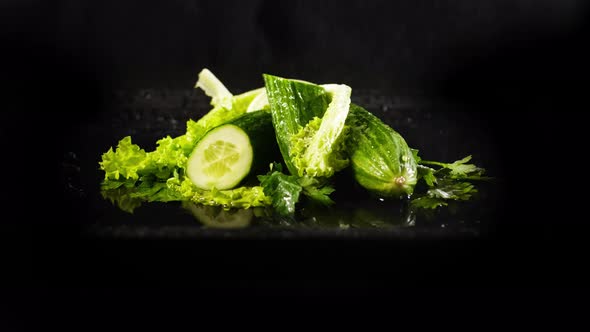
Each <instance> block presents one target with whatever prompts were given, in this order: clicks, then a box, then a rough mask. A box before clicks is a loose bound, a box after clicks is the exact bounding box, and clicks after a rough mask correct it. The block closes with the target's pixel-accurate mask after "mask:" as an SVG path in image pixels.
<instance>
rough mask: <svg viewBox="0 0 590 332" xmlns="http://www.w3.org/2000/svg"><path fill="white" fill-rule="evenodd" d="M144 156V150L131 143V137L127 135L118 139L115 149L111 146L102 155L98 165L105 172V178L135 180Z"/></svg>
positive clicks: (142, 166) (137, 177)
mask: <svg viewBox="0 0 590 332" xmlns="http://www.w3.org/2000/svg"><path fill="white" fill-rule="evenodd" d="M146 156H147V154H146V152H145V150H143V149H142V148H140V147H139V146H138V145H137V144H133V142H132V141H131V137H130V136H127V137H124V138H123V139H121V140H120V141H119V143H118V144H117V148H116V149H115V150H113V148H112V147H111V148H109V150H108V151H107V152H105V153H104V154H103V155H102V161H101V162H99V165H100V169H102V170H103V171H104V173H105V175H104V178H105V180H119V179H130V180H137V179H139V172H140V171H141V170H142V169H143V168H144V165H145V160H146Z"/></svg>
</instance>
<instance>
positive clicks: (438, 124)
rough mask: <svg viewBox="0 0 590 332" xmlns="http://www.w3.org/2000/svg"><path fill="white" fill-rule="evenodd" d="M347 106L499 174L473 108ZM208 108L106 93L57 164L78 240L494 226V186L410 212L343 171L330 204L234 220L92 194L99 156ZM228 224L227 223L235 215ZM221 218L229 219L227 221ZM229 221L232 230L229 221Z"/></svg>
mask: <svg viewBox="0 0 590 332" xmlns="http://www.w3.org/2000/svg"><path fill="white" fill-rule="evenodd" d="M352 101H353V102H354V103H357V104H359V105H361V106H363V107H365V108H366V109H368V110H369V111H371V112H373V113H374V114H376V115H377V116H379V117H380V118H381V119H382V120H383V121H384V122H386V123H388V124H389V125H391V126H392V127H393V128H394V129H396V130H397V131H398V132H400V133H401V134H402V135H403V136H404V137H405V139H406V141H407V142H408V143H409V145H410V146H411V147H413V148H417V149H419V150H420V153H421V155H422V156H424V157H425V158H428V159H431V160H442V161H449V162H450V161H453V160H456V159H459V158H462V157H464V156H465V155H468V154H472V155H473V162H474V163H476V164H478V165H480V166H482V167H485V168H487V169H488V174H490V175H492V176H496V175H498V174H499V171H500V166H501V165H500V163H499V161H498V155H497V152H496V151H495V147H494V142H493V137H492V136H491V134H490V133H488V132H487V131H486V127H485V124H484V123H482V122H481V121H480V120H479V119H478V118H477V117H476V116H473V114H474V113H473V112H471V110H466V109H464V108H461V107H460V106H459V105H449V104H445V103H442V102H437V101H433V100H425V99H424V98H418V97H401V96H386V95H384V94H383V93H381V92H379V91H376V90H354V91H353V96H352ZM209 109H210V105H209V103H208V98H207V97H206V96H205V95H204V94H202V93H201V91H199V90H192V89H191V90H151V89H143V90H128V91H118V92H114V93H112V94H111V95H110V98H109V99H108V101H107V102H105V103H104V111H103V112H101V113H100V115H98V116H97V117H96V118H95V119H93V121H89V122H88V123H86V124H85V125H84V126H82V127H79V128H78V131H77V133H76V134H75V135H74V136H77V137H75V139H74V140H72V145H71V146H70V147H67V152H66V153H65V155H64V158H63V162H62V165H61V166H62V179H63V186H64V189H65V191H66V192H67V195H68V196H69V197H70V198H71V200H72V201H73V202H75V204H76V205H78V206H79V207H80V206H81V207H85V209H80V210H81V211H82V212H81V213H82V214H83V215H80V218H79V219H80V220H81V221H82V222H81V230H82V233H83V234H84V236H89V237H100V238H105V237H106V238H110V237H112V238H118V237H121V238H193V237H194V238H208V237H211V238H304V239H305V238H318V237H319V238H325V237H328V238H330V237H332V238H365V239H371V238H415V237H424V238H429V237H433V238H445V237H448V238H454V237H461V238H463V237H468V238H469V237H479V236H481V235H482V234H484V235H485V234H487V233H488V232H489V231H490V230H492V229H493V226H494V225H493V222H494V218H495V217H497V212H498V209H497V205H498V201H497V198H498V197H497V194H498V192H499V191H498V188H499V184H497V183H492V184H490V183H481V184H480V185H479V186H478V188H479V189H480V192H479V194H478V196H479V197H478V198H477V199H475V200H474V201H473V202H467V203H461V204H457V205H456V206H450V207H443V208H440V209H439V210H438V211H436V212H427V213H423V212H420V211H418V212H416V211H410V209H409V208H408V206H407V203H405V202H401V201H399V200H383V199H379V198H377V197H373V196H371V195H369V194H368V193H366V192H364V191H363V190H362V188H359V187H358V186H356V185H355V183H354V181H351V180H350V179H349V178H347V176H348V177H349V175H350V174H346V172H343V173H342V174H341V175H340V178H341V179H337V180H336V192H335V193H334V194H333V198H334V200H335V201H336V204H335V206H333V207H330V208H325V207H318V206H313V205H310V204H300V205H298V212H297V213H296V215H295V216H294V217H291V218H282V217H278V216H275V215H273V213H272V211H268V209H267V210H265V209H257V210H252V211H247V212H245V213H242V215H241V219H242V221H241V222H240V221H235V220H233V219H235V218H233V217H235V216H238V215H240V212H239V211H238V213H235V211H234V212H225V211H223V210H221V209H216V210H215V209H214V208H209V207H202V206H196V205H195V206H187V204H181V203H179V202H171V203H144V204H143V205H142V206H141V207H139V208H137V209H136V210H135V211H134V213H133V214H131V213H127V212H124V211H122V210H120V209H118V208H117V207H116V206H115V205H112V204H111V203H110V202H109V201H106V200H104V199H103V198H102V197H101V195H100V191H99V183H100V181H101V179H102V176H103V174H102V172H101V171H100V170H99V169H98V161H99V160H100V158H101V154H102V153H104V152H106V151H107V150H108V148H109V147H111V146H114V145H116V144H117V142H118V140H119V139H121V138H122V137H124V136H127V135H131V136H132V139H133V141H134V143H136V144H139V145H140V146H141V147H142V148H144V149H146V150H148V151H149V150H151V149H153V148H154V147H155V142H156V141H157V140H158V139H159V138H162V137H164V136H166V135H170V136H172V137H174V136H177V135H182V134H183V133H184V130H185V123H186V121H187V120H188V119H189V118H192V119H198V118H199V117H200V116H202V115H203V114H205V113H206V112H207V111H208V110H209ZM232 218H233V219H232ZM227 220H230V221H229V222H228V221H227ZM232 223H233V224H232Z"/></svg>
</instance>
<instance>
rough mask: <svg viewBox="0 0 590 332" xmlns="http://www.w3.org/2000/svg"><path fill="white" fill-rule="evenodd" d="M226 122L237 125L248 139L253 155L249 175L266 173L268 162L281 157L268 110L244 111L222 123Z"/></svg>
mask: <svg viewBox="0 0 590 332" xmlns="http://www.w3.org/2000/svg"><path fill="white" fill-rule="evenodd" d="M227 124H232V125H234V126H236V127H239V128H240V129H242V130H243V131H244V132H245V133H246V135H248V138H249V139H250V145H251V146H252V152H253V157H252V166H251V167H250V172H249V175H251V174H255V175H259V174H266V173H267V172H268V170H269V165H270V163H272V162H274V161H279V160H281V159H282V157H281V153H280V151H279V147H278V145H277V141H276V136H275V131H274V127H273V124H272V115H271V114H270V112H268V111H256V112H251V113H245V114H244V115H242V116H240V117H239V118H237V119H235V120H232V121H230V122H228V123H225V124H223V125H227ZM246 177H248V176H246Z"/></svg>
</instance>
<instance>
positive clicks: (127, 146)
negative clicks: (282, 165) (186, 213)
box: [99, 69, 270, 211]
mask: <svg viewBox="0 0 590 332" xmlns="http://www.w3.org/2000/svg"><path fill="white" fill-rule="evenodd" d="M196 87H198V88H201V89H203V91H204V92H205V93H206V94H207V95H208V96H210V97H211V105H213V108H212V109H211V110H210V111H209V112H208V113H207V114H206V115H205V116H203V117H201V118H200V119H199V120H198V121H194V120H192V119H189V120H188V121H187V126H186V133H185V134H184V135H181V136H178V137H174V138H172V137H170V136H166V137H164V138H162V139H160V140H158V141H157V147H156V149H155V150H154V151H150V152H146V151H145V150H144V149H142V148H140V147H139V146H138V145H136V144H133V143H132V141H131V137H125V138H123V139H121V140H120V141H119V143H118V144H117V147H116V149H113V148H112V147H111V148H110V149H109V150H108V151H107V152H106V153H104V154H103V155H102V160H101V161H100V162H99V166H100V169H101V170H103V171H104V172H105V177H104V181H103V183H102V184H101V190H102V191H103V196H104V197H105V198H108V199H109V200H111V201H112V202H113V203H117V204H118V205H119V206H120V207H121V208H122V209H124V210H126V211H132V210H133V209H134V208H135V207H137V204H138V203H140V202H142V201H163V202H165V201H177V200H188V201H193V202H197V203H202V204H206V205H219V206H230V207H231V206H233V207H245V208H247V207H250V206H264V205H269V204H270V199H268V198H267V197H266V196H264V193H263V190H262V187H242V188H235V189H232V190H222V191H205V190H199V189H197V188H196V187H195V186H194V185H193V184H192V182H190V180H189V179H188V178H186V177H185V176H184V170H185V168H186V163H187V160H188V157H189V155H190V153H191V152H192V150H193V149H194V146H195V145H196V143H197V142H198V141H199V140H200V139H201V138H202V137H203V136H204V135H205V134H206V133H207V132H208V131H209V130H210V129H212V128H215V127H217V126H219V125H221V124H224V123H226V122H229V121H232V120H235V119H236V118H238V117H240V116H242V115H243V114H245V113H246V112H247V111H259V110H262V109H265V108H268V102H267V100H266V99H265V98H266V94H265V89H264V88H259V89H255V90H251V91H247V92H245V93H242V94H239V95H236V96H234V95H232V94H231V93H230V92H229V91H228V90H227V88H225V86H224V85H223V84H222V83H221V82H220V81H219V80H218V79H217V77H215V75H213V73H211V72H210V71H209V70H207V69H204V70H203V71H201V73H200V74H199V80H198V82H197V84H196ZM257 98H258V99H257ZM254 100H257V105H252V102H253V101H254ZM130 202H131V203H132V204H131V203H130Z"/></svg>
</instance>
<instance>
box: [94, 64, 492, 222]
mask: <svg viewBox="0 0 590 332" xmlns="http://www.w3.org/2000/svg"><path fill="white" fill-rule="evenodd" d="M261 78H262V80H261V82H262V83H263V84H264V85H263V86H260V87H256V88H255V89H253V90H250V91H247V92H245V93H242V94H238V95H234V94H232V93H231V92H230V91H229V90H228V89H227V88H226V87H225V85H224V84H223V83H222V82H221V81H220V80H219V79H218V78H217V77H216V76H215V75H214V74H213V73H212V72H211V71H209V70H208V69H206V68H205V69H203V70H202V71H201V72H200V73H199V75H198V80H197V83H196V84H195V88H198V89H201V90H202V91H203V92H204V93H205V94H206V95H207V96H209V97H210V98H211V109H210V110H209V112H207V113H206V114H205V115H204V116H202V117H200V118H198V119H197V118H191V119H187V123H186V132H185V134H184V135H181V136H177V137H171V136H166V137H163V138H161V139H159V140H158V141H157V146H156V148H155V149H154V150H153V151H145V150H144V149H142V148H141V147H140V146H138V145H137V144H134V143H133V142H132V138H131V137H129V136H127V137H124V138H122V139H121V140H120V141H119V142H118V144H117V145H116V147H115V148H112V147H111V148H109V149H108V151H107V152H105V153H104V154H103V155H102V160H101V161H100V162H99V167H100V169H101V170H102V171H103V172H104V180H103V181H102V183H101V192H102V195H103V197H104V198H105V199H108V200H110V201H111V202H113V203H114V204H117V205H118V206H119V207H120V208H121V209H123V210H125V211H128V212H133V210H134V209H135V208H137V207H138V206H140V205H141V203H143V202H154V201H158V202H170V201H181V202H184V203H185V204H188V203H191V204H197V205H199V206H213V207H220V208H222V209H225V210H229V209H236V208H238V209H248V208H255V207H267V208H270V209H272V210H273V211H274V212H275V213H277V214H279V215H283V216H284V215H292V214H294V213H295V212H296V207H297V203H299V202H300V201H302V200H309V201H312V202H314V203H317V204H319V205H331V204H334V203H335V202H334V201H333V200H332V198H331V197H330V194H332V192H334V190H335V188H336V187H337V185H338V184H337V183H336V178H341V177H335V176H334V175H335V174H337V173H339V172H342V171H344V170H347V171H346V172H344V173H342V174H350V176H351V178H353V179H354V181H355V183H356V184H357V185H358V186H359V187H360V188H363V190H364V191H365V192H366V195H367V196H369V195H371V196H377V197H388V198H393V199H400V200H408V202H409V203H410V205H411V207H413V208H417V209H436V208H438V207H441V206H445V205H448V204H449V202H453V201H466V200H469V199H471V198H472V197H473V196H474V194H476V193H477V188H476V187H475V183H476V182H477V181H481V180H488V179H490V178H489V177H486V176H484V173H485V169H483V168H481V167H478V166H476V165H474V164H471V163H469V162H470V160H471V156H467V157H465V158H462V159H459V160H457V161H455V162H451V163H446V162H439V161H429V160H425V159H423V158H422V157H421V156H419V154H418V150H415V149H412V148H411V147H410V146H411V142H409V143H410V145H408V142H406V140H405V139H404V138H403V137H402V136H401V135H400V134H399V133H398V132H397V131H395V129H394V128H392V127H391V126H389V125H388V124H386V123H384V122H383V121H382V120H381V119H379V118H378V117H377V116H376V115H374V114H372V113H371V112H369V111H368V110H366V109H364V108H363V107H362V106H360V105H356V104H353V103H352V102H351V95H352V93H353V90H352V88H351V87H349V86H347V85H345V84H314V83H311V82H307V81H304V80H301V79H289V78H283V77H278V76H274V75H269V74H263V75H262V77H261ZM199 211H200V210H199Z"/></svg>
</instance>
